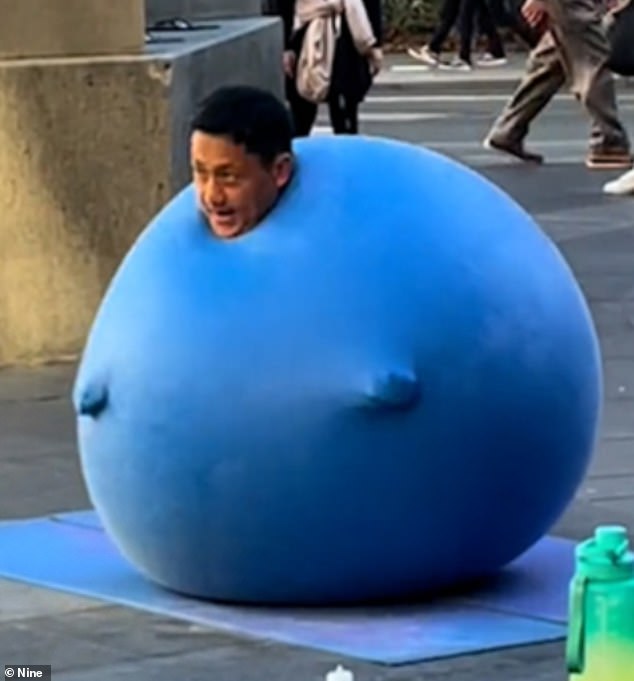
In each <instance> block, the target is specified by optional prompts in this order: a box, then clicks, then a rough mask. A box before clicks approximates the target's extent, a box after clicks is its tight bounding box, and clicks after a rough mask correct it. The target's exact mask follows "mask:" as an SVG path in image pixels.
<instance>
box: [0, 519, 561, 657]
mask: <svg viewBox="0 0 634 681" xmlns="http://www.w3.org/2000/svg"><path fill="white" fill-rule="evenodd" d="M573 550H574V545H573V544H572V543H571V542H567V541H565V540H561V539H553V538H545V539H544V540H542V541H541V542H540V543H539V544H538V545H537V546H536V547H535V548H534V549H533V550H531V551H529V552H528V553H527V554H526V555H525V556H523V557H522V558H521V559H519V560H518V561H517V562H516V563H515V564H514V565H513V566H511V567H510V568H509V569H508V570H506V571H505V572H503V573H502V574H501V575H500V577H499V578H498V579H497V580H495V582H492V583H491V584H489V585H488V586H487V587H485V588H482V589H480V590H478V591H477V592H474V593H472V594H469V595H468V596H463V597H460V598H450V599H443V600H442V601H437V602H432V603H425V604H419V605H409V606H398V607H372V608H341V609H265V608H254V607H253V608H252V607H235V606H224V605H215V604H212V603H208V602H204V601H198V600H195V599H190V598H186V597H183V596H179V595H177V594H174V593H171V592H170V591H166V590H164V589H162V588H160V587H157V586H155V585H154V584H152V583H151V582H149V581H147V580H146V579H145V578H143V577H142V576H141V575H140V574H139V573H137V572H136V571H135V570H134V569H133V568H132V567H131V566H130V565H129V564H128V563H127V562H126V561H125V560H124V559H123V558H122V557H121V556H120V554H119V553H118V551H117V550H116V549H115V548H114V546H113V545H112V543H111V542H110V540H109V539H108V537H107V536H106V534H105V533H104V532H103V530H102V528H101V525H100V523H99V520H98V519H97V517H96V515H95V514H94V513H93V512H91V511H81V512H78V513H70V514H63V515H58V516H53V517H50V518H36V519H33V520H20V521H9V522H4V523H0V576H1V577H5V578H8V579H14V580H18V581H22V582H27V583H29V584H33V585H37V586H42V587H47V588H50V589H57V590H60V591H66V592H70V593H73V594H76V595H81V596H87V597H92V598H95V599H99V600H102V601H106V602H108V603H116V604H120V605H124V606H130V607H134V608H137V609H140V610H145V611H149V612H154V613H158V614H161V615H167V616H171V617H175V618H180V619H182V620H186V621H188V622H191V623H196V624H199V625H203V626H207V627H210V628H213V629H216V630H224V631H228V632H232V633H236V634H240V635H243V636H250V637H255V638H259V639H267V640H271V641H277V642H280V643H286V644H291V645H297V646H303V647H307V648H314V649H319V650H324V651H328V652H331V653H336V654H338V655H342V656H345V657H352V658H359V659H362V660H366V661H370V662H376V663H382V664H390V665H396V664H407V663H414V662H420V661H423V660H429V659H437V658H443V657H451V656H455V655H461V654H468V653H475V652H483V651H487V650H493V649H497V648H504V647H508V646H518V645H527V644H531V643H537V642H543V641H552V640H558V639H561V638H564V637H565V635H566V627H565V622H566V617H567V613H566V598H567V587H568V580H569V579H570V577H571V575H572V569H573Z"/></svg>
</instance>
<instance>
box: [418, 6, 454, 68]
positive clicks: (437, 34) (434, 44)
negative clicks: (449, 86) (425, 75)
mask: <svg viewBox="0 0 634 681" xmlns="http://www.w3.org/2000/svg"><path fill="white" fill-rule="evenodd" d="M459 15H460V0H444V2H443V4H442V5H441V7H440V12H439V17H438V18H439V22H438V25H437V26H436V30H435V31H434V34H433V35H432V37H431V39H430V41H429V42H428V43H427V44H426V45H423V46H422V47H419V48H413V47H411V48H409V49H408V50H407V52H408V54H409V55H410V57H413V58H414V59H418V60H419V61H422V62H424V63H425V64H427V65H429V66H438V65H439V64H440V53H441V52H442V48H443V45H444V44H445V42H446V40H447V38H448V36H449V33H450V31H451V29H452V28H453V27H454V25H455V23H456V21H458V17H459Z"/></svg>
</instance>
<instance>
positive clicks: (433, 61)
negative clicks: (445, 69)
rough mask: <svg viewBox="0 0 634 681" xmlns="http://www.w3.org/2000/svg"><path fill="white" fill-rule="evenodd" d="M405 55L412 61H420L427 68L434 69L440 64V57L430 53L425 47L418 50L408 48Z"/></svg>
mask: <svg viewBox="0 0 634 681" xmlns="http://www.w3.org/2000/svg"><path fill="white" fill-rule="evenodd" d="M407 54H409V56H410V57H412V59H418V61H422V62H423V64H427V66H434V67H436V66H438V64H439V63H440V55H438V54H436V53H435V52H432V51H431V50H430V49H429V47H428V46H427V45H423V46H422V47H420V48H418V49H417V48H415V47H410V48H409V49H408V50H407Z"/></svg>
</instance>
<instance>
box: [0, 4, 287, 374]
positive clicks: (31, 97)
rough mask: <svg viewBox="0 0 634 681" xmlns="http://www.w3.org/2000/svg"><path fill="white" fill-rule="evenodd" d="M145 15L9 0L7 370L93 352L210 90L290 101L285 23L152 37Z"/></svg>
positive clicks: (3, 207) (177, 183)
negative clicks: (118, 278) (87, 343)
mask: <svg viewBox="0 0 634 681" xmlns="http://www.w3.org/2000/svg"><path fill="white" fill-rule="evenodd" d="M9 5H10V6H11V8H9ZM27 6H28V11H27V9H25V8H26V7H27ZM17 7H19V8H20V10H19V11H16V8H17ZM45 8H48V9H45ZM69 8H72V12H69V11H68V9H69ZM53 9H55V10H56V11H53ZM62 10H63V11H62ZM115 10H116V11H115ZM40 11H41V12H44V14H38V12H40ZM14 12H15V13H14ZM67 12H68V16H66V14H67ZM144 14H145V7H144V6H143V0H109V1H106V0H0V17H2V21H0V46H3V47H2V48H1V49H3V50H4V55H5V58H4V59H0V177H1V178H2V182H0V366H3V365H7V364H27V363H33V362H39V361H56V360H60V359H64V358H75V357H76V356H77V354H78V353H79V352H80V351H81V349H82V347H83V345H84V340H85V334H86V333H87V331H88V329H89V328H90V324H91V322H92V319H93V317H94V314H95V312H96V310H97V307H98V305H99V303H100V301H101V298H102V296H103V293H104V291H105V289H106V287H107V286H108V284H109V282H110V279H111V277H112V275H113V273H114V272H115V270H116V268H117V267H118V266H119V264H120V262H121V259H122V258H123V256H124V255H125V253H126V252H127V250H128V249H129V248H130V246H131V245H132V243H133V242H134V240H135V239H136V238H137V236H138V234H139V233H140V232H141V230H142V229H143V228H144V227H145V226H146V224H147V223H148V221H149V220H150V219H151V218H152V217H153V216H154V215H155V214H156V213H157V212H158V210H160V208H161V207H162V206H163V205H164V203H165V202H166V201H168V200H169V198H170V197H171V196H172V195H173V194H174V193H175V192H177V191H178V190H179V189H180V188H182V187H183V186H184V185H185V184H186V183H187V182H188V181H189V168H188V159H187V146H188V144H187V137H188V133H189V128H188V125H189V121H190V120H191V116H192V114H193V111H194V108H195V106H196V105H197V103H198V102H199V101H200V100H201V99H202V98H203V97H204V96H205V95H206V94H207V93H208V92H210V91H211V90H212V89H213V88H214V87H216V86H218V85H220V84H222V83H227V82H243V83H252V84H257V85H261V86H265V87H268V88H269V89H271V90H272V91H274V92H275V93H276V94H278V95H280V96H281V93H282V86H283V81H282V76H281V73H280V68H279V62H280V53H281V42H282V36H281V27H280V25H279V22H278V21H277V20H275V19H270V18H262V17H255V18H243V19H234V20H229V21H224V20H216V21H214V22H213V24H212V25H209V26H208V27H207V28H202V29H200V30H196V31H189V32H173V33H163V32H161V33H160V34H157V40H156V42H153V43H149V44H147V45H146V44H145V25H144V24H145V19H144ZM21 22H27V23H21ZM7 26H9V27H10V28H7ZM47 27H48V29H50V30H49V31H47V30H46V29H47ZM78 34H80V35H78ZM3 36H4V38H3ZM140 43H142V44H140ZM9 56H10V57H11V58H8V57H9ZM227 65H231V70H228V69H227Z"/></svg>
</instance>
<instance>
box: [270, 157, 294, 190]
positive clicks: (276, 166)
mask: <svg viewBox="0 0 634 681" xmlns="http://www.w3.org/2000/svg"><path fill="white" fill-rule="evenodd" d="M294 165H295V159H294V157H293V154H291V153H288V152H286V153H284V154H279V155H278V156H277V158H276V159H275V161H274V162H273V177H274V178H275V184H276V185H277V188H278V189H284V187H286V185H287V184H288V183H289V182H290V180H291V177H292V175H293V169H294Z"/></svg>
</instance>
